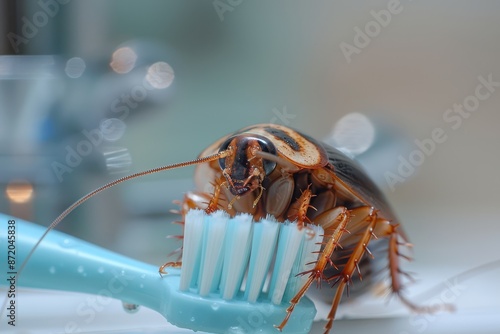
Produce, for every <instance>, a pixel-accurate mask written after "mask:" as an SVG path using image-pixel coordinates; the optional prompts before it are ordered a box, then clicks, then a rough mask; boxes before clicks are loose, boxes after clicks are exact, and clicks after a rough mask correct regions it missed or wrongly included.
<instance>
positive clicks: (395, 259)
mask: <svg viewBox="0 0 500 334" xmlns="http://www.w3.org/2000/svg"><path fill="white" fill-rule="evenodd" d="M378 230H379V232H380V233H381V234H385V235H386V236H388V238H389V248H388V259H389V274H390V280H391V287H390V289H391V292H392V293H393V294H394V295H396V296H397V297H398V298H399V300H400V301H401V302H402V303H403V304H404V305H405V306H406V307H408V308H409V309H410V310H412V311H413V312H416V313H435V312H438V311H453V310H454V306H453V305H451V304H436V305H418V304H416V303H414V302H412V301H410V300H409V299H408V298H406V297H405V296H404V294H403V291H404V285H403V283H402V277H403V276H408V277H410V276H409V275H408V274H407V273H406V272H404V271H403V270H402V269H401V267H400V260H401V258H404V259H407V260H411V258H410V257H408V256H406V255H404V254H403V253H402V252H401V246H406V247H408V243H407V242H404V240H403V238H402V237H401V235H400V234H399V232H398V225H394V224H390V223H388V222H387V224H384V225H382V224H381V225H379V227H378ZM401 240H403V241H401ZM410 278H411V277H410Z"/></svg>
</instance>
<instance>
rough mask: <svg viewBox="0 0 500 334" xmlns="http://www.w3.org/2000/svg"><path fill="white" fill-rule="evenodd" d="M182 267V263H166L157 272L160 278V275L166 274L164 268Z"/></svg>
mask: <svg viewBox="0 0 500 334" xmlns="http://www.w3.org/2000/svg"><path fill="white" fill-rule="evenodd" d="M181 266H182V262H181V261H177V262H167V263H165V264H163V265H162V266H161V267H160V269H158V272H159V273H160V276H161V275H167V274H168V272H166V271H165V268H180V267H181Z"/></svg>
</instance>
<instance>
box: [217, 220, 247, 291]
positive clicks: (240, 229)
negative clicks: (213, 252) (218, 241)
mask: <svg viewBox="0 0 500 334" xmlns="http://www.w3.org/2000/svg"><path fill="white" fill-rule="evenodd" d="M251 241H252V216H251V215H248V214H241V215H238V216H236V217H234V219H231V220H229V222H228V226H227V232H226V240H225V242H224V247H225V250H226V251H225V252H224V264H223V268H222V277H221V284H220V291H221V294H222V298H224V299H226V300H230V299H233V298H234V297H235V295H236V293H237V292H238V291H239V289H240V287H241V282H242V280H243V276H244V275H245V270H246V268H247V266H248V258H249V256H250V245H251Z"/></svg>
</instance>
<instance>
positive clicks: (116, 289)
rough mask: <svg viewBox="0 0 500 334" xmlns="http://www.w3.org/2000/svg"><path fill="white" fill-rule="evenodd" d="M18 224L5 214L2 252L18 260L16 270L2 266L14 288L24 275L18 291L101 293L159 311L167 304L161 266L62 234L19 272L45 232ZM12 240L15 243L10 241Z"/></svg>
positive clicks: (1, 279)
mask: <svg viewBox="0 0 500 334" xmlns="http://www.w3.org/2000/svg"><path fill="white" fill-rule="evenodd" d="M13 220H14V219H13V218H12V217H8V216H6V215H3V214H0V223H1V226H2V228H1V229H0V241H1V242H0V245H2V248H4V249H2V253H3V252H7V250H8V249H9V246H10V249H9V250H13V251H14V252H10V253H9V255H11V256H13V258H11V259H14V261H11V263H13V266H12V267H10V265H9V264H8V261H5V260H4V261H2V262H1V263H0V267H3V268H2V270H1V272H0V285H8V284H11V283H12V282H13V281H12V279H13V278H14V277H15V276H16V274H19V275H18V277H17V278H15V280H16V282H15V284H16V286H18V287H29V288H41V289H53V290H64V291H74V292H83V293H90V294H98V295H99V294H101V295H103V296H106V297H113V298H116V299H120V300H123V301H126V302H128V303H134V304H140V305H144V306H146V307H150V308H153V309H157V308H158V307H159V305H162V303H163V301H162V298H161V296H159V295H158V294H155V293H153V292H154V291H158V289H156V288H158V287H159V286H160V285H161V277H160V275H159V274H158V269H157V267H155V266H153V265H149V264H145V263H142V262H139V261H137V260H133V259H130V258H127V257H125V256H122V255H119V254H116V253H113V252H111V251H109V250H106V249H104V248H101V247H98V246H95V245H92V244H90V243H88V242H85V241H82V240H79V239H77V238H75V237H72V236H69V235H66V234H64V233H61V232H58V231H51V232H50V233H49V234H48V235H47V236H46V238H45V239H44V240H43V241H42V242H41V243H40V245H39V246H38V248H37V249H36V251H35V252H34V253H33V255H32V257H31V259H29V261H28V262H27V264H26V266H25V267H24V269H23V270H22V272H20V273H18V272H17V271H18V270H19V269H20V268H21V265H22V263H23V262H24V260H25V258H26V256H27V254H28V253H29V252H30V250H31V249H32V248H33V246H34V245H35V243H36V242H37V241H38V239H39V238H40V236H41V235H42V234H43V233H44V231H45V228H44V227H42V226H39V225H36V224H32V223H28V222H26V221H23V220H21V219H15V223H12V221H13ZM9 225H10V226H14V228H12V227H9ZM9 231H15V233H12V232H9ZM12 235H14V236H15V239H13V238H12V237H11V238H10V239H8V236H12ZM12 240H15V241H14V242H12ZM12 245H13V246H12Z"/></svg>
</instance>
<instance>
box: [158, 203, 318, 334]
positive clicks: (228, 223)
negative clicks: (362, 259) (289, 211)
mask: <svg viewBox="0 0 500 334" xmlns="http://www.w3.org/2000/svg"><path fill="white" fill-rule="evenodd" d="M184 224H185V225H184V243H183V247H184V248H183V258H182V259H183V263H182V268H181V270H180V276H178V277H176V278H175V280H176V282H175V283H174V284H173V285H175V286H178V287H179V289H178V290H176V297H175V298H179V299H178V300H176V301H175V302H172V303H170V304H171V305H172V306H173V309H169V314H165V316H166V318H167V319H169V321H170V322H171V323H173V324H175V325H178V326H180V327H189V328H192V329H195V330H203V331H210V332H214V333H256V332H260V333H263V332H264V333H268V332H277V331H278V330H277V329H276V328H274V326H275V325H276V324H279V323H281V322H282V320H283V319H284V317H285V316H286V314H287V313H286V309H287V307H288V306H289V301H290V300H291V298H292V297H293V296H294V295H295V294H296V293H297V291H298V290H299V289H300V287H301V286H302V283H303V281H304V279H306V278H304V277H301V276H300V275H299V274H300V273H301V272H304V271H306V270H307V269H309V266H310V265H311V264H310V263H312V262H314V261H315V260H316V259H317V255H318V251H319V248H320V245H321V239H322V235H323V230H322V228H321V227H318V226H311V227H308V228H307V229H305V228H304V229H302V230H300V229H299V228H298V227H297V224H295V223H290V222H286V223H279V222H277V221H276V220H274V219H273V218H272V217H267V218H266V219H263V220H261V221H260V222H254V221H253V220H252V216H251V215H248V214H239V215H237V216H235V217H233V218H230V217H229V215H228V214H227V213H226V212H224V211H217V212H215V213H213V214H210V215H207V214H206V213H205V212H204V211H202V210H191V211H189V212H188V213H187V214H186V216H185V222H184ZM165 278H166V279H174V277H172V275H171V274H170V275H167V276H166V277H165ZM177 280H178V283H177ZM171 298H172V297H171ZM186 313H187V314H186ZM315 314H316V310H315V308H314V305H313V303H312V302H311V301H310V300H308V299H307V298H304V299H303V300H301V302H300V303H299V304H298V305H297V306H296V307H295V310H294V312H293V313H292V315H291V317H290V319H289V320H288V324H287V326H286V327H285V328H284V329H283V331H284V332H285V333H307V332H309V330H310V327H311V325H312V321H313V319H314V316H315ZM180 318H182V320H180ZM178 320H179V322H178Z"/></svg>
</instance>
